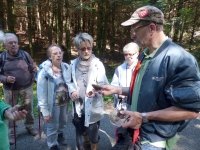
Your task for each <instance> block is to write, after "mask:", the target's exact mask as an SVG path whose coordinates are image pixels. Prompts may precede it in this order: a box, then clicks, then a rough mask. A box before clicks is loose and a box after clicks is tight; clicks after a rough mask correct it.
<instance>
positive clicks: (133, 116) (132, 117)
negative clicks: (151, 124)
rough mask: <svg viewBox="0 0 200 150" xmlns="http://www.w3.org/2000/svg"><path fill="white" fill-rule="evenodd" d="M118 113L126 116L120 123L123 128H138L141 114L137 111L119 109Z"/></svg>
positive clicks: (140, 122)
mask: <svg viewBox="0 0 200 150" xmlns="http://www.w3.org/2000/svg"><path fill="white" fill-rule="evenodd" d="M120 113H121V114H122V115H124V116H126V118H127V119H126V121H125V122H124V123H123V124H122V127H123V128H132V129H139V128H140V127H141V125H142V115H141V113H139V112H132V111H120Z"/></svg>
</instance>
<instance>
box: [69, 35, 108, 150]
mask: <svg viewBox="0 0 200 150" xmlns="http://www.w3.org/2000/svg"><path fill="white" fill-rule="evenodd" d="M74 46H75V47H76V49H77V51H78V57H77V58H76V59H74V60H72V61H71V77H72V80H71V81H72V82H71V83H70V84H68V87H69V93H70V96H71V99H72V101H73V106H74V107H73V110H74V119H73V124H74V126H75V128H76V143H77V148H78V150H87V149H90V148H91V150H96V149H97V144H98V141H99V135H98V132H99V126H100V120H101V119H102V117H103V106H104V103H103V97H102V95H101V94H99V93H93V92H92V91H93V87H92V84H98V85H103V84H107V83H108V80H107V77H106V73H105V68H104V65H103V63H102V62H101V61H100V60H99V59H98V58H97V57H95V55H94V54H92V48H93V38H92V36H91V35H89V34H88V33H79V34H78V35H76V37H75V38H74Z"/></svg>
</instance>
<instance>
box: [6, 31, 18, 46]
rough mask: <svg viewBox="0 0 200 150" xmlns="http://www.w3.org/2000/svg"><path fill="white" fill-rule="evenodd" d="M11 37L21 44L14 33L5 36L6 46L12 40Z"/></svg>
mask: <svg viewBox="0 0 200 150" xmlns="http://www.w3.org/2000/svg"><path fill="white" fill-rule="evenodd" d="M11 37H14V38H15V39H16V40H17V42H19V40H18V37H17V36H16V34H14V33H5V34H4V44H6V43H7V41H8V39H9V38H11Z"/></svg>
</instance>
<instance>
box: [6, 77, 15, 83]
mask: <svg viewBox="0 0 200 150" xmlns="http://www.w3.org/2000/svg"><path fill="white" fill-rule="evenodd" d="M6 81H7V83H15V77H13V76H7V78H6Z"/></svg>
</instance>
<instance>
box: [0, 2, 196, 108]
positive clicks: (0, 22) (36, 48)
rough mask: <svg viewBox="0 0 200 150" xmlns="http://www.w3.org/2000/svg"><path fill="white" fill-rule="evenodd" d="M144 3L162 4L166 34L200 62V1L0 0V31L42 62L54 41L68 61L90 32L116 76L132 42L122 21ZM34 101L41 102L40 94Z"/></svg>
mask: <svg viewBox="0 0 200 150" xmlns="http://www.w3.org/2000/svg"><path fill="white" fill-rule="evenodd" d="M143 5H154V6H156V7H158V8H160V9H161V10H162V11H163V13H164V15H165V29H164V30H165V33H166V34H167V35H168V36H169V37H170V38H172V39H173V41H175V42H176V43H178V44H180V45H182V46H183V47H184V48H186V50H187V51H189V52H191V53H192V54H193V55H194V56H195V57H196V58H197V60H198V62H200V51H199V48H200V17H199V14H200V9H199V8H200V1H199V0H0V30H3V31H4V32H14V33H16V34H17V36H18V37H19V40H20V41H19V42H20V43H19V44H20V47H21V48H22V49H24V50H26V51H28V52H29V53H30V54H31V56H32V57H33V59H34V61H36V63H37V64H40V63H41V62H42V61H44V60H45V59H46V58H47V56H46V49H47V47H48V46H49V45H50V44H52V43H57V44H59V45H61V47H62V48H63V50H64V52H65V55H64V61H65V62H67V63H69V62H70V60H71V59H73V58H74V57H76V54H77V53H76V50H75V49H74V46H73V44H72V41H73V37H74V36H75V35H76V34H77V33H79V32H88V33H89V34H91V35H92V36H93V37H94V48H93V51H94V54H95V55H96V56H97V57H99V58H100V59H101V60H102V61H103V63H104V64H105V67H106V73H107V76H108V78H109V80H111V78H112V76H113V73H114V69H115V67H116V66H117V65H119V64H120V63H122V62H123V55H122V49H123V46H124V45H125V44H127V43H128V42H131V38H130V27H122V26H121V23H122V22H123V21H125V20H127V19H129V18H130V16H131V14H132V13H133V12H134V11H135V10H136V9H137V8H138V7H140V6H143ZM0 51H3V46H2V45H0ZM34 87H35V86H34ZM1 89H2V88H1ZM0 93H1V95H3V94H2V90H0ZM34 99H35V100H34V102H35V104H34V105H35V106H36V105H37V104H36V103H37V102H36V101H37V98H36V93H35V98H34ZM35 108H36V107H35ZM35 112H36V111H35Z"/></svg>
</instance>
